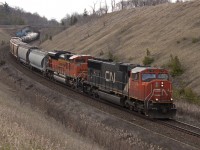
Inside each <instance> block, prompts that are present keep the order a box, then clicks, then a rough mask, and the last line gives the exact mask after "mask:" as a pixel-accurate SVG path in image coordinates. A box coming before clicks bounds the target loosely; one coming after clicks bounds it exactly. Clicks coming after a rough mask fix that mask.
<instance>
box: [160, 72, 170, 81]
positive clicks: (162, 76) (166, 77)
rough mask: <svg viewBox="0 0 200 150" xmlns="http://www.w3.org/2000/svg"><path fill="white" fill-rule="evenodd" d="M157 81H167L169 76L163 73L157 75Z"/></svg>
mask: <svg viewBox="0 0 200 150" xmlns="http://www.w3.org/2000/svg"><path fill="white" fill-rule="evenodd" d="M158 79H163V80H168V79H169V75H168V74H165V73H159V74H158Z"/></svg>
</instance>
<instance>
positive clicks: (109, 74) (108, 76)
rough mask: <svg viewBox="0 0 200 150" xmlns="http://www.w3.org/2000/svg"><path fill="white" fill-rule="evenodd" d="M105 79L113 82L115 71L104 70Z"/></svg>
mask: <svg viewBox="0 0 200 150" xmlns="http://www.w3.org/2000/svg"><path fill="white" fill-rule="evenodd" d="M105 79H106V81H112V82H113V83H115V73H112V72H110V71H106V72H105Z"/></svg>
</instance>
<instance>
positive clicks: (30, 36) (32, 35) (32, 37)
mask: <svg viewBox="0 0 200 150" xmlns="http://www.w3.org/2000/svg"><path fill="white" fill-rule="evenodd" d="M39 36H40V33H39V32H28V33H27V34H26V35H25V36H23V37H21V39H22V41H23V42H26V43H29V42H32V41H34V40H37V39H38V38H39Z"/></svg>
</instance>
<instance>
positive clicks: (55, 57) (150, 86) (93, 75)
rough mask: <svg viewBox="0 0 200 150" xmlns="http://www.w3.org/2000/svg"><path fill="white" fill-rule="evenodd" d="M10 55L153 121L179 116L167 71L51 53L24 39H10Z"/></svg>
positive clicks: (64, 53) (85, 56)
mask: <svg viewBox="0 0 200 150" xmlns="http://www.w3.org/2000/svg"><path fill="white" fill-rule="evenodd" d="M10 52H11V54H12V55H13V56H15V57H16V58H17V60H18V61H20V62H21V63H23V64H24V65H27V66H28V67H29V68H31V69H33V70H36V71H39V72H41V73H42V74H43V75H44V76H45V77H47V78H50V79H53V80H56V81H58V82H62V83H63V84H66V85H68V86H70V87H72V88H75V89H77V90H79V91H80V90H81V91H82V92H84V93H87V94H89V95H91V96H94V97H96V98H101V99H104V100H107V101H109V102H112V103H115V104H117V105H120V106H122V107H126V108H128V109H130V110H134V111H138V112H140V113H144V114H145V115H146V116H149V117H150V118H173V117H174V116H175V114H176V107H175V105H174V103H173V99H172V83H171V82H170V80H169V73H168V71H167V70H165V69H161V68H155V67H146V66H139V65H133V64H129V63H116V62H112V61H110V60H103V59H98V58H94V57H92V56H90V55H76V54H73V53H70V52H66V51H52V52H48V53H47V52H46V51H42V50H40V49H38V48H37V47H32V46H30V45H28V44H26V43H23V42H22V40H21V39H20V38H12V39H11V40H10Z"/></svg>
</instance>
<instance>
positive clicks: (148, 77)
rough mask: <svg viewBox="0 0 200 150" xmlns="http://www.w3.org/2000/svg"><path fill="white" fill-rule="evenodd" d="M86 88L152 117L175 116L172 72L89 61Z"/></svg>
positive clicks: (124, 64) (103, 97) (99, 95)
mask: <svg viewBox="0 0 200 150" xmlns="http://www.w3.org/2000/svg"><path fill="white" fill-rule="evenodd" d="M84 88H85V89H84V91H87V92H92V93H93V95H96V96H98V97H100V98H102V99H106V100H108V101H110V102H112V103H115V104H117V105H121V106H123V107H127V108H129V109H130V110H135V111H138V112H141V113H144V114H145V115H147V116H149V117H151V118H172V117H174V116H175V114H176V108H175V105H174V104H173V99H172V87H171V82H170V81H169V73H168V71H167V70H165V69H160V68H154V67H141V66H137V65H132V64H127V63H115V62H104V61H99V60H89V61H88V79H87V84H86V85H85V86H84Z"/></svg>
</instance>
